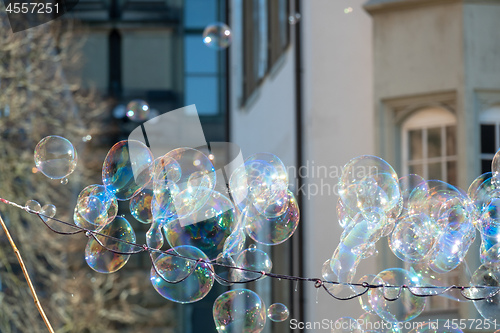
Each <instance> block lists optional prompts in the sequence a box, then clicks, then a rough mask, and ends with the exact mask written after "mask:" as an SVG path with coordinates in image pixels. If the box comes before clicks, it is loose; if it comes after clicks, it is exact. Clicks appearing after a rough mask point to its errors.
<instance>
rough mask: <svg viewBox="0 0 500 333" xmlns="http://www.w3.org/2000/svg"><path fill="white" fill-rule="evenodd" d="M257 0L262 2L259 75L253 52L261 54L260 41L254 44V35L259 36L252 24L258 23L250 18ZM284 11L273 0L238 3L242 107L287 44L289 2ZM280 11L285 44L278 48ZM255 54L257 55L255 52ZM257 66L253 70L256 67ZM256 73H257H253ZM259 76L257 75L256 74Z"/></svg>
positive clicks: (289, 35) (263, 79)
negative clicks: (263, 42) (284, 21)
mask: <svg viewBox="0 0 500 333" xmlns="http://www.w3.org/2000/svg"><path fill="white" fill-rule="evenodd" d="M259 1H266V5H265V10H266V17H267V20H266V24H267V34H266V39H267V42H266V47H265V50H264V51H265V52H266V64H265V70H264V71H263V73H258V66H259V63H258V59H256V52H257V51H258V52H262V49H260V47H261V46H262V45H261V44H260V42H256V38H255V35H256V34H258V33H259V31H258V29H257V28H256V27H255V24H256V23H257V24H259V21H258V20H255V17H254V14H255V13H254V9H255V8H254V5H255V4H256V3H257V2H259ZM284 4H285V8H284V9H282V8H280V2H279V1H277V0H246V1H242V4H241V10H242V12H243V13H242V18H243V19H242V31H243V36H244V38H243V45H242V46H243V54H242V59H241V60H242V68H243V70H242V79H243V80H242V81H243V82H242V86H243V87H242V98H241V106H244V105H245V104H246V103H247V102H248V101H249V100H251V99H252V96H253V95H254V94H255V92H256V91H257V90H258V89H259V87H260V85H261V84H262V83H263V81H265V79H266V77H267V76H268V75H269V74H270V73H271V72H273V69H274V68H275V67H276V66H277V65H278V64H279V62H280V59H281V58H282V56H283V54H284V53H285V52H286V50H287V49H288V48H289V46H290V44H291V33H290V30H291V29H290V24H289V23H288V17H289V13H290V2H289V1H285V3H284ZM281 10H283V11H284V12H285V17H286V19H287V24H286V31H285V32H284V34H285V36H286V43H285V44H284V45H282V41H281V37H282V36H281V33H282V32H283V31H281V27H280V23H281V22H280V13H281ZM257 54H258V53H257ZM256 66H257V67H256ZM256 73H257V74H256ZM259 74H261V75H259Z"/></svg>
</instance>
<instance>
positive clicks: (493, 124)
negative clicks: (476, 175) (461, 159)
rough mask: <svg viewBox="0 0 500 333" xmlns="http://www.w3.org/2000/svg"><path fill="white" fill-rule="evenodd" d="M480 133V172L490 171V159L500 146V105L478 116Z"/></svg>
mask: <svg viewBox="0 0 500 333" xmlns="http://www.w3.org/2000/svg"><path fill="white" fill-rule="evenodd" d="M479 122H480V125H479V126H480V135H481V147H480V152H481V173H485V172H491V161H492V160H493V156H495V153H496V151H497V150H498V148H499V147H500V129H499V127H500V106H496V107H493V108H491V109H488V110H486V111H484V112H482V113H481V115H480V116H479Z"/></svg>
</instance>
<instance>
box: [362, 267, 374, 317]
mask: <svg viewBox="0 0 500 333" xmlns="http://www.w3.org/2000/svg"><path fill="white" fill-rule="evenodd" d="M374 278H375V275H373V274H366V275H363V276H362V277H360V278H359V281H358V284H363V283H368V284H371V283H372V281H373V279H374ZM359 305H361V308H362V309H363V310H364V311H365V312H371V313H373V312H374V310H373V307H372V305H371V304H370V298H369V297H368V292H366V293H364V294H363V295H361V296H359Z"/></svg>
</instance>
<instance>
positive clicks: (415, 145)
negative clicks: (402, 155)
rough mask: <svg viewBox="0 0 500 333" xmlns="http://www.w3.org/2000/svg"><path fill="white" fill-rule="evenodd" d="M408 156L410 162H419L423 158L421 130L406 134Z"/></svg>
mask: <svg viewBox="0 0 500 333" xmlns="http://www.w3.org/2000/svg"><path fill="white" fill-rule="evenodd" d="M408 142H409V147H408V150H409V151H408V156H409V158H410V161H413V160H419V159H422V157H423V155H424V154H423V149H422V130H412V131H409V132H408Z"/></svg>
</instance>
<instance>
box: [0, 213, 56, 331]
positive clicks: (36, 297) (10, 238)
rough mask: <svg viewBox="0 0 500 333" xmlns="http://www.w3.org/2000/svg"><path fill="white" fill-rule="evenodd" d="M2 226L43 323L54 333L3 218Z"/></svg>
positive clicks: (0, 219)
mask: <svg viewBox="0 0 500 333" xmlns="http://www.w3.org/2000/svg"><path fill="white" fill-rule="evenodd" d="M0 224H2V228H3V230H4V231H5V234H6V235H7V238H8V239H9V243H10V246H11V247H12V249H13V250H14V253H15V254H16V256H17V261H19V264H20V265H21V269H22V270H23V274H24V278H25V279H26V282H28V286H29V287H30V290H31V294H32V295H33V301H35V306H36V308H37V309H38V312H40V315H41V316H42V319H43V322H44V323H45V326H47V329H48V330H49V332H50V333H54V329H53V328H52V326H51V325H50V322H49V319H47V316H46V315H45V312H44V311H43V307H42V304H40V301H39V300H38V296H37V295H36V291H35V288H34V287H33V283H31V279H30V276H29V275H28V270H27V269H26V266H25V265H24V261H23V258H22V257H21V253H20V252H19V250H18V249H17V246H16V243H14V240H13V239H12V237H11V236H10V233H9V230H8V229H7V226H6V225H5V223H4V221H3V219H2V216H0Z"/></svg>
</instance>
